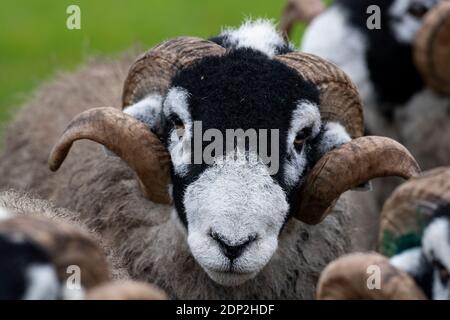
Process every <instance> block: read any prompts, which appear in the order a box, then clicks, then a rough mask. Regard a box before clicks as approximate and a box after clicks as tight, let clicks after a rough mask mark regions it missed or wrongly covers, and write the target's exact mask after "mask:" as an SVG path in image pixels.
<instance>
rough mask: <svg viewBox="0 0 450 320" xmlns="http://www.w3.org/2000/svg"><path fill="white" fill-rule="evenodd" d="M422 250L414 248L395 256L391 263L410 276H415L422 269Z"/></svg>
mask: <svg viewBox="0 0 450 320" xmlns="http://www.w3.org/2000/svg"><path fill="white" fill-rule="evenodd" d="M421 254H422V248H412V249H409V250H406V251H403V252H402V253H400V254H397V255H395V256H393V257H392V258H391V259H390V263H391V264H392V265H393V266H394V267H396V268H398V269H400V270H402V271H405V272H407V273H409V274H415V273H417V271H418V270H419V268H420V256H421Z"/></svg>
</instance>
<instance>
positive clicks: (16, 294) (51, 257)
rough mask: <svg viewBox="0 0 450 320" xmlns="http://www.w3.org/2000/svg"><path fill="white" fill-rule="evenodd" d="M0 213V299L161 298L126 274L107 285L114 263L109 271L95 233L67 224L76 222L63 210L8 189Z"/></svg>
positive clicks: (0, 195) (158, 292) (0, 199)
mask: <svg viewBox="0 0 450 320" xmlns="http://www.w3.org/2000/svg"><path fill="white" fill-rule="evenodd" d="M0 212H2V213H3V215H2V216H1V217H0V270H1V272H0V300H5V299H6V300H11V299H28V300H37V299H39V300H42V299H46V300H49V299H52V300H53V299H114V300H124V299H146V300H148V299H164V298H165V297H166V296H165V294H164V293H163V292H162V291H161V290H159V289H157V288H155V287H152V286H150V285H148V284H143V283H139V282H134V281H130V280H128V279H125V274H126V273H125V272H122V275H121V278H122V279H121V281H117V282H111V278H112V276H111V269H113V270H115V272H117V271H118V270H119V267H118V265H117V264H114V265H112V268H111V266H110V261H107V259H106V256H105V253H104V252H105V248H104V247H101V246H99V243H101V241H99V239H98V238H97V237H96V236H95V234H94V233H92V232H88V231H87V230H84V229H83V228H81V227H80V226H79V224H78V223H76V222H75V221H70V220H67V219H68V218H69V219H70V218H76V217H75V216H74V215H73V214H69V211H68V210H65V209H60V208H56V207H55V206H53V205H52V204H51V203H49V202H48V201H45V200H41V199H37V198H34V197H31V196H30V195H28V194H23V193H20V192H15V191H12V190H9V191H6V192H0ZM76 276H78V278H75V277H76ZM115 278H116V279H117V278H119V277H118V275H117V274H116V275H115Z"/></svg>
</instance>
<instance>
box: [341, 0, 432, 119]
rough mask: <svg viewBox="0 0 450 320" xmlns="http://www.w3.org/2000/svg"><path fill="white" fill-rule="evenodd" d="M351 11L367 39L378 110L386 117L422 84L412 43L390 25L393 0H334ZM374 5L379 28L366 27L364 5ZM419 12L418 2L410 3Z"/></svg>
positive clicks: (390, 115) (355, 22)
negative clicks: (377, 10)
mask: <svg viewBox="0 0 450 320" xmlns="http://www.w3.org/2000/svg"><path fill="white" fill-rule="evenodd" d="M336 3H338V4H340V5H342V6H344V7H345V8H346V10H347V11H348V12H349V14H350V22H351V23H352V24H353V25H354V26H355V27H356V28H358V29H359V30H361V32H363V33H364V34H365V35H366V37H367V39H368V47H367V51H366V60H367V64H368V68H369V71H370V79H371V81H372V83H373V84H374V86H375V90H376V93H377V99H378V103H379V104H380V106H382V107H383V108H384V109H383V110H380V111H381V112H383V113H384V114H385V115H386V116H387V117H388V118H390V117H392V114H393V107H395V106H398V105H401V104H403V103H405V102H407V101H408V100H409V99H410V98H411V97H412V95H413V94H415V93H416V92H418V91H419V90H421V89H422V88H423V81H422V79H421V77H420V74H419V72H418V70H417V69H416V66H415V64H414V59H413V44H412V43H403V42H400V41H399V40H398V39H397V38H396V37H395V35H394V30H393V29H392V24H393V22H394V21H393V19H395V18H393V17H391V16H390V15H389V10H390V9H391V7H392V5H393V4H394V0H357V1H355V0H336ZM370 5H377V6H379V7H380V9H381V29H373V30H370V29H368V28H367V19H368V17H369V16H368V14H367V8H368V7H369V6H370ZM411 10H412V11H413V12H416V13H417V14H419V10H423V9H420V8H419V6H417V5H414V6H412V7H411Z"/></svg>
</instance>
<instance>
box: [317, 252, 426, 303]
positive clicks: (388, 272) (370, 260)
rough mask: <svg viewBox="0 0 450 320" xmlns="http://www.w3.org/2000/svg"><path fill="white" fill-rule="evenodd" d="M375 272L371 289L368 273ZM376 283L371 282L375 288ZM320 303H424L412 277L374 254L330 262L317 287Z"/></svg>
mask: <svg viewBox="0 0 450 320" xmlns="http://www.w3.org/2000/svg"><path fill="white" fill-rule="evenodd" d="M370 267H372V268H373V267H376V268H377V269H373V270H376V271H378V270H379V272H380V273H379V276H380V282H379V283H378V285H379V287H375V288H372V289H371V288H370V287H369V285H368V281H369V280H370V279H369V276H371V274H370V273H368V271H370ZM376 284H377V283H374V285H376ZM317 299H319V300H426V297H425V294H424V293H423V291H422V289H420V288H419V287H418V286H417V284H416V282H415V281H414V279H413V278H411V277H410V276H409V275H408V274H407V273H405V272H403V271H401V270H399V269H397V268H395V267H394V266H393V265H391V264H390V263H389V260H388V259H387V258H386V257H384V256H382V255H379V254H377V253H355V254H351V255H347V256H343V257H341V258H339V259H337V260H335V261H333V262H331V263H330V264H329V265H328V266H327V267H326V268H325V269H324V271H323V272H322V274H321V276H320V278H319V283H318V285H317Z"/></svg>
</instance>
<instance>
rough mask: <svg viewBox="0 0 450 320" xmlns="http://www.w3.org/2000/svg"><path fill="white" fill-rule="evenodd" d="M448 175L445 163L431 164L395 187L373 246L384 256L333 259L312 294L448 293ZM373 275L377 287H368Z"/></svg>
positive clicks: (408, 295)
mask: <svg viewBox="0 0 450 320" xmlns="http://www.w3.org/2000/svg"><path fill="white" fill-rule="evenodd" d="M449 178H450V168H448V167H443V168H437V169H434V170H430V171H427V172H424V174H423V175H422V176H421V177H418V178H414V179H411V180H410V181H408V182H406V183H404V184H402V185H401V186H400V187H398V188H397V189H396V190H395V192H394V193H393V194H392V195H391V197H389V199H388V200H387V201H386V203H385V205H384V208H383V212H382V214H381V216H382V221H381V230H382V231H381V232H380V245H379V247H380V251H381V252H382V253H383V254H385V255H387V256H388V257H390V258H387V257H385V256H381V255H379V254H372V253H371V254H353V255H349V256H345V257H342V258H339V259H337V260H336V261H334V262H333V263H331V264H330V265H329V266H327V268H326V269H325V270H324V272H323V273H322V275H321V278H320V281H319V284H318V287H319V288H318V298H320V299H425V298H428V299H446V300H448V299H450V272H449V270H450V240H449V239H450V222H449V221H450V219H449V215H450V202H449V201H450V193H449V192H450V184H449V183H450V179H449ZM373 266H378V267H379V268H380V269H379V270H380V273H376V272H375V271H374V269H373ZM369 267H371V268H372V269H369ZM377 275H378V276H380V282H378V285H380V286H381V288H380V289H381V290H370V288H369V287H368V285H367V283H369V282H370V283H371V284H372V285H375V283H376V282H375V281H369V280H370V279H369V278H372V279H374V277H376V276H377Z"/></svg>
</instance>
